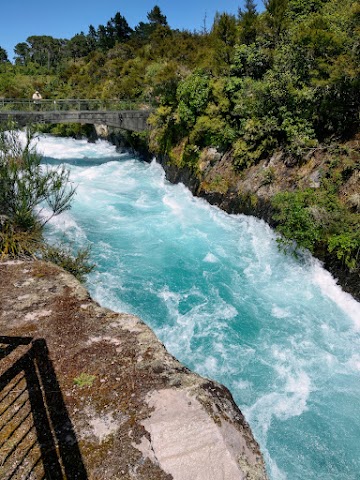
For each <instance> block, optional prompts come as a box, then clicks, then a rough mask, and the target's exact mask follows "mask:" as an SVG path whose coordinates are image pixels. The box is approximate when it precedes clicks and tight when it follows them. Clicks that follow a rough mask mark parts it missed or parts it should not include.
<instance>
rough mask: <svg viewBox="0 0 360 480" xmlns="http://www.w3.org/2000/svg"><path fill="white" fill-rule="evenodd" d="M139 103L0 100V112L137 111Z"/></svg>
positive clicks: (124, 101) (78, 100) (84, 100)
mask: <svg viewBox="0 0 360 480" xmlns="http://www.w3.org/2000/svg"><path fill="white" fill-rule="evenodd" d="M139 108H140V105H139V103H136V102H131V101H129V100H120V101H119V100H99V99H95V98H90V99H82V98H81V99H80V98H67V99H60V98H56V99H42V100H32V99H28V100H25V99H24V100H20V99H15V98H0V111H3V112H4V111H9V112H10V111H21V112H24V111H26V112H32V111H42V112H46V111H80V110H81V111H83V110H91V111H96V110H99V111H100V110H137V109H139Z"/></svg>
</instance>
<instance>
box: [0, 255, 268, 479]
mask: <svg viewBox="0 0 360 480" xmlns="http://www.w3.org/2000/svg"><path fill="white" fill-rule="evenodd" d="M0 299H1V301H0V328H1V335H2V337H0V344H1V345H0V353H1V355H0V390H1V392H0V399H1V400H0V401H1V402H2V407H3V408H2V411H4V412H5V413H4V415H3V416H2V417H1V422H2V424H1V425H0V428H1V429H2V432H3V434H4V435H3V441H2V442H1V443H2V445H1V446H0V477H1V478H9V477H10V476H11V475H12V473H13V472H15V474H14V477H11V478H25V477H26V475H27V474H29V475H31V478H34V479H37V478H39V479H40V478H43V477H44V474H45V477H46V478H63V477H62V476H61V475H63V476H64V478H73V479H76V478H77V479H85V478H89V479H99V480H107V479H109V480H110V479H111V480H114V479H118V478H119V479H120V478H121V479H128V480H130V479H132V480H133V479H139V480H140V479H143V480H152V479H154V480H155V479H164V480H165V479H166V480H170V479H171V478H173V479H175V480H185V479H187V480H194V479H197V480H217V479H219V480H220V479H224V478H226V479H227V480H231V479H234V480H235V479H236V480H240V479H248V480H250V479H251V480H255V479H256V480H263V479H266V478H267V477H266V472H265V467H264V462H263V459H262V456H261V453H260V450H259V446H258V444H257V443H256V441H255V440H254V438H253V436H252V433H251V431H250V428H249V426H248V424H247V423H246V421H245V419H244V417H243V415H242V414H241V412H240V410H239V409H238V408H237V406H236V405H235V403H234V401H233V399H232V397H231V394H230V392H229V391H228V390H227V389H226V388H225V387H223V386H222V385H220V384H218V383H216V382H212V381H210V380H208V379H205V378H202V377H200V376H198V375H196V374H194V373H192V372H191V371H189V370H188V369H187V368H186V367H184V366H183V365H182V364H181V363H179V362H178V361H177V360H176V359H175V358H174V357H172V356H171V355H170V354H169V353H168V352H167V351H166V349H165V347H164V346H163V345H162V344H161V343H160V341H159V340H158V339H157V338H156V336H155V335H154V333H153V332H152V331H151V329H150V328H149V327H147V326H146V325H145V324H144V323H143V322H142V321H141V320H140V319H138V318H137V317H134V316H132V315H128V314H121V313H115V312H112V311H110V310H107V309H105V308H102V307H100V306H99V305H98V304H97V303H96V302H94V301H93V300H92V299H91V298H90V297H89V295H88V293H87V291H86V290H85V289H84V288H83V287H82V286H81V285H80V284H79V283H78V282H77V280H76V279H75V278H74V277H73V276H71V275H70V274H68V273H66V272H64V271H63V270H61V269H60V268H58V267H56V266H54V265H52V264H48V263H43V262H39V261H26V262H25V261H17V262H0ZM23 411H24V414H22V413H21V412H23ZM29 472H31V473H29ZM56 475H58V476H56ZM26 478H30V477H26Z"/></svg>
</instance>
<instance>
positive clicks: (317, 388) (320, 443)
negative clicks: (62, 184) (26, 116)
mask: <svg viewBox="0 0 360 480" xmlns="http://www.w3.org/2000/svg"><path fill="white" fill-rule="evenodd" d="M39 150H40V151H42V152H43V153H44V155H45V157H46V159H47V160H48V161H49V163H51V164H54V163H56V161H61V162H65V163H67V164H68V165H69V168H70V169H71V179H72V181H73V182H74V183H75V184H76V185H78V187H77V195H76V198H75V201H74V203H73V208H72V209H71V210H70V211H69V212H66V213H65V214H62V215H61V216H60V217H57V218H56V219H54V221H52V222H51V225H50V227H49V231H48V237H49V239H50V240H54V239H56V238H61V237H62V236H63V235H64V234H65V236H66V237H67V238H69V239H71V240H72V241H74V242H75V243H76V245H79V246H84V245H87V244H91V246H92V259H93V261H94V262H95V263H96V264H97V269H96V270H95V271H94V272H93V273H92V274H91V275H90V277H89V279H88V283H87V286H88V289H89V290H90V292H91V294H92V296H93V297H94V298H95V299H96V300H97V301H99V302H100V303H101V304H102V305H104V306H107V307H110V308H112V309H114V310H117V311H125V312H131V313H134V314H136V315H139V316H140V317H141V318H142V319H143V320H144V321H145V322H147V323H148V325H150V326H151V327H152V328H153V329H154V330H155V332H156V333H157V335H158V336H159V337H160V339H161V340H162V341H163V342H164V343H165V345H166V346H167V348H168V350H170V352H171V353H172V354H174V355H175V356H176V357H177V358H179V359H180V360H181V361H182V362H183V363H185V364H186V365H187V366H189V367H190V368H191V369H193V370H195V371H197V372H198V373H200V374H202V375H205V376H208V377H211V378H214V379H216V380H218V381H220V382H222V383H224V384H225V385H226V386H227V387H228V388H229V389H230V390H231V392H232V394H233V396H234V398H235V400H236V402H237V403H238V405H239V406H240V408H241V410H242V411H243V413H244V414H245V416H246V418H247V420H248V421H249V423H250V425H251V428H252V430H253V432H254V435H255V437H256V439H257V440H258V442H259V443H260V446H261V450H262V452H263V454H264V457H265V459H266V462H267V467H268V472H269V476H270V477H271V479H273V480H280V479H288V480H297V479H299V480H300V479H301V480H312V479H314V480H315V479H316V480H335V479H336V480H350V479H352V480H356V479H359V478H360V473H359V472H360V381H359V379H360V341H359V330H360V304H358V303H357V302H355V301H354V300H353V299H352V298H351V297H350V296H349V295H347V294H345V293H343V292H342V291H341V289H340V288H339V287H338V286H336V284H335V281H334V280H333V279H332V277H331V276H330V275H329V274H328V273H327V272H326V271H325V270H323V269H322V268H321V266H320V265H319V263H318V262H316V261H314V260H311V259H310V260H309V261H307V262H304V261H302V262H299V261H297V260H295V259H293V258H290V257H289V256H284V255H283V254H282V253H280V252H279V251H278V248H277V244H276V237H275V235H274V233H273V231H272V230H271V229H270V228H269V227H268V226H267V225H266V224H265V223H263V222H262V221H259V220H256V219H255V218H252V217H246V216H243V215H228V214H226V213H224V212H222V211H221V210H219V209H217V208H215V207H212V206H210V205H208V204H207V203H206V202H205V201H203V200H201V199H196V198H194V197H193V196H192V195H191V194H190V193H189V191H188V190H187V189H186V188H185V187H184V186H182V185H171V184H170V183H168V182H167V181H166V180H165V178H164V173H163V171H162V169H161V167H160V166H159V165H157V164H156V163H155V162H153V163H151V164H146V163H142V162H139V161H137V160H136V159H134V158H132V157H131V156H129V155H126V154H118V153H116V152H115V149H114V147H112V146H111V145H109V144H107V143H106V142H98V143H96V144H88V143H86V142H85V141H75V140H71V139H61V140H60V139H54V138H51V137H42V138H41V139H40V141H39ZM54 159H57V160H54Z"/></svg>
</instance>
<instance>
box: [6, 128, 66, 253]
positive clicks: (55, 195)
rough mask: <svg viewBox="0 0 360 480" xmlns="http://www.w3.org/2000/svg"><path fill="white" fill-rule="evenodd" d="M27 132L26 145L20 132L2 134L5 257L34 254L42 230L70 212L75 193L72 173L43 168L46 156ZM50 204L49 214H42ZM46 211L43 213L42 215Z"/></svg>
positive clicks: (29, 131) (30, 132) (9, 131)
mask: <svg viewBox="0 0 360 480" xmlns="http://www.w3.org/2000/svg"><path fill="white" fill-rule="evenodd" d="M32 141H33V133H32V130H31V129H28V131H27V138H26V142H25V145H22V142H21V140H20V138H19V132H18V131H16V130H11V129H10V130H8V131H4V130H2V131H1V132H0V216H1V219H2V222H1V228H0V249H1V252H2V254H13V255H17V254H19V253H23V254H32V253H34V252H35V251H36V250H37V249H38V248H39V245H40V244H41V240H42V229H43V227H44V225H45V224H46V223H47V222H48V221H49V220H50V219H51V218H52V217H53V216H55V215H59V214H60V213H62V212H64V211H65V210H68V209H69V208H70V202H71V199H72V197H73V196H74V194H75V188H74V187H72V186H71V184H70V182H69V172H68V171H67V170H66V169H65V168H64V167H63V166H62V167H59V168H58V169H48V168H44V167H43V166H41V165H40V164H41V159H42V157H41V156H40V155H39V154H38V153H37V152H36V150H35V149H34V147H33V146H32ZM43 205H46V206H47V208H48V209H49V212H50V213H49V214H48V215H47V216H46V217H44V216H40V215H39V210H38V208H39V207H40V206H43ZM41 211H42V210H40V212H41Z"/></svg>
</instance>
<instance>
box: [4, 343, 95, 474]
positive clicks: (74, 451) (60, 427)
mask: <svg viewBox="0 0 360 480" xmlns="http://www.w3.org/2000/svg"><path fill="white" fill-rule="evenodd" d="M0 478H1V479H2V480H20V479H21V480H25V479H29V480H31V479H36V480H37V479H49V480H50V479H51V480H58V479H59V480H60V479H68V480H75V479H76V480H85V479H87V478H88V477H87V473H86V469H85V466H84V464H83V461H82V458H81V453H80V450H79V446H78V443H77V439H76V435H75V432H74V429H73V426H72V423H71V420H70V418H69V416H68V413H67V410H66V406H65V403H64V399H63V397H62V394H61V390H60V387H59V383H58V381H57V378H56V374H55V371H54V367H53V365H52V362H51V360H50V358H49V352H48V348H47V345H46V342H45V340H43V339H36V340H33V339H32V338H31V337H4V336H0Z"/></svg>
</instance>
